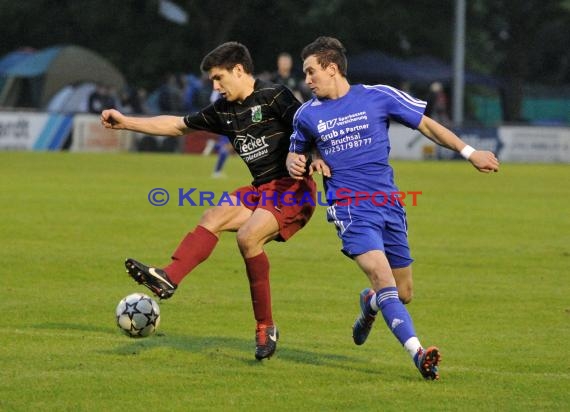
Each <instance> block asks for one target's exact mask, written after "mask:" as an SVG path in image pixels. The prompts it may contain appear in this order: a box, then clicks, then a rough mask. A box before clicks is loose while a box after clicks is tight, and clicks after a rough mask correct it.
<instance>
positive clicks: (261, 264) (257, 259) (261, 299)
mask: <svg viewBox="0 0 570 412" xmlns="http://www.w3.org/2000/svg"><path fill="white" fill-rule="evenodd" d="M244 260H245V268H246V271H247V278H248V279H249V290H250V292H251V303H252V304H253V314H254V316H255V320H256V321H257V323H262V324H264V325H267V326H271V325H273V317H272V315H271V290H270V287H269V260H268V259H267V255H266V254H265V252H261V253H260V254H259V255H257V256H254V257H251V258H246V259H244Z"/></svg>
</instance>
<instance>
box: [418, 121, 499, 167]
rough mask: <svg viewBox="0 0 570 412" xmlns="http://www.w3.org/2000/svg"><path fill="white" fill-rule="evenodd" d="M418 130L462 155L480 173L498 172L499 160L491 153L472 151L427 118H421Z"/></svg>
mask: <svg viewBox="0 0 570 412" xmlns="http://www.w3.org/2000/svg"><path fill="white" fill-rule="evenodd" d="M418 130H419V131H420V132H421V133H422V134H423V135H424V136H426V137H427V138H428V139H430V140H433V141H434V142H435V143H437V144H438V145H440V146H443V147H447V148H448V149H451V150H455V151H456V152H459V153H461V154H462V155H464V156H465V157H466V158H467V159H468V160H469V161H470V162H471V164H472V165H473V166H474V167H475V168H476V169H477V170H479V171H480V172H483V173H489V172H498V171H499V160H498V159H497V157H496V156H495V154H494V153H493V152H489V151H487V150H472V148H470V146H468V145H467V144H466V143H465V142H464V141H463V140H461V139H460V138H459V137H458V136H457V135H456V134H455V133H453V132H452V131H451V130H449V129H448V128H447V127H445V126H443V125H441V124H440V123H438V122H436V121H435V120H433V119H431V118H429V117H428V116H423V117H422V120H421V122H420V124H419V126H418ZM465 149H467V152H466V154H464V152H465Z"/></svg>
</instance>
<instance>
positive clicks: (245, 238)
mask: <svg viewBox="0 0 570 412" xmlns="http://www.w3.org/2000/svg"><path fill="white" fill-rule="evenodd" d="M236 241H237V244H238V247H239V250H240V251H241V253H242V255H244V256H245V255H249V254H250V253H249V252H251V251H252V250H253V249H255V248H256V247H257V246H258V243H259V242H258V241H257V237H256V236H254V233H252V232H251V231H250V230H247V229H245V228H240V229H239V230H238V231H237V233H236Z"/></svg>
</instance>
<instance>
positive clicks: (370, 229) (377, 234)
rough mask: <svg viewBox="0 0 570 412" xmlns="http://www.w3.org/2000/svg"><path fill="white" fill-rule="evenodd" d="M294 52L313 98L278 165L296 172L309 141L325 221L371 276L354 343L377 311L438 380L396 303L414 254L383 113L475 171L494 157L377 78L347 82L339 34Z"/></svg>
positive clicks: (435, 354)
mask: <svg viewBox="0 0 570 412" xmlns="http://www.w3.org/2000/svg"><path fill="white" fill-rule="evenodd" d="M301 57H302V59H303V71H304V72H305V81H306V83H307V85H308V86H309V87H310V89H311V90H312V92H313V95H314V96H313V98H312V99H311V100H309V101H307V102H305V103H304V104H303V105H302V106H301V107H300V108H299V109H298V110H297V113H296V114H295V118H294V120H293V127H294V130H293V134H292V136H291V145H290V147H289V155H288V157H287V169H288V170H289V174H290V175H291V176H292V177H295V178H298V179H300V178H302V176H303V175H304V173H305V171H306V170H305V169H306V167H305V161H306V159H307V153H309V152H310V150H311V148H312V147H313V146H316V148H317V149H318V151H319V153H320V155H321V157H322V160H316V161H314V162H313V165H312V169H314V170H319V171H322V172H323V175H324V186H325V190H326V192H327V194H328V195H327V200H328V202H329V205H330V206H329V207H328V209H327V220H328V221H329V222H331V223H334V224H335V226H336V229H337V233H338V236H339V237H340V238H341V240H342V252H343V253H344V254H345V255H346V256H348V257H350V258H351V259H354V260H355V261H356V263H357V264H358V266H359V267H360V268H361V269H362V271H364V273H365V274H366V275H367V277H368V279H369V280H370V284H371V288H366V289H364V290H363V291H362V292H361V293H360V315H359V316H358V318H357V319H356V321H355V323H354V325H353V339H354V343H355V344H357V345H362V344H363V343H364V342H365V341H366V339H367V337H368V334H369V332H370V329H371V327H372V325H373V323H374V321H375V319H376V315H377V313H378V312H381V313H382V316H383V318H384V320H385V322H386V324H387V326H388V328H389V329H390V330H391V331H392V333H393V334H394V335H395V337H396V338H397V339H398V341H399V342H400V343H401V344H402V345H403V346H404V348H405V349H406V351H407V352H408V353H409V354H410V356H411V357H412V359H413V361H414V364H415V366H416V367H417V368H418V370H419V371H420V373H421V374H422V376H423V377H424V378H425V379H428V380H432V379H439V373H438V365H439V361H440V352H439V349H438V348H437V347H435V346H431V347H427V348H424V347H423V346H422V345H421V343H420V341H419V339H418V337H417V335H416V332H415V329H414V325H413V323H412V319H411V317H410V315H409V313H408V311H407V309H406V308H405V306H404V304H406V303H408V302H410V301H411V299H412V268H411V264H412V262H413V259H412V258H411V256H410V250H409V246H408V239H407V227H406V214H405V211H404V208H403V207H402V205H401V204H400V202H399V201H398V199H397V198H395V197H393V196H392V194H395V193H396V192H398V188H397V186H396V185H395V183H394V173H393V170H392V167H391V166H390V164H389V162H388V157H389V153H390V141H389V138H388V128H389V124H390V121H391V120H395V121H397V122H399V123H402V124H404V125H406V126H408V127H410V128H412V129H417V130H419V131H420V132H421V133H422V134H424V135H425V136H426V137H428V138H429V139H431V140H433V141H434V142H435V143H437V144H439V145H441V146H444V147H447V148H449V149H452V150H455V151H457V152H460V153H461V154H462V155H463V157H465V158H466V159H468V160H469V162H471V164H472V165H473V166H474V167H475V168H476V169H477V170H479V171H481V172H485V173H489V172H492V171H493V172H497V171H498V170H499V162H498V160H497V158H496V157H495V155H494V154H493V153H491V152H488V151H479V150H475V149H474V148H472V147H471V146H468V145H466V144H465V143H464V142H463V141H462V140H461V139H460V138H459V137H458V136H456V135H455V134H454V133H453V132H452V131H450V130H449V129H447V128H445V127H444V126H442V125H441V124H439V123H437V122H436V121H435V120H433V119H430V118H429V117H427V116H424V114H423V113H424V110H425V107H426V102H424V101H422V100H419V99H416V98H414V97H411V96H410V95H408V94H406V93H405V92H403V91H401V90H398V89H395V88H393V87H390V86H386V85H375V86H368V85H362V84H355V85H351V84H350V83H349V82H348V79H347V77H346V75H347V60H346V55H345V49H344V46H343V45H342V43H341V42H340V41H339V40H337V39H335V38H332V37H319V38H317V39H316V40H315V41H314V42H312V43H310V44H309V45H307V46H306V47H305V48H304V49H303V51H302V53H301ZM323 162H324V163H323ZM378 194H383V196H384V197H379V196H378ZM387 196H389V200H390V201H386V197H387ZM394 200H396V201H394Z"/></svg>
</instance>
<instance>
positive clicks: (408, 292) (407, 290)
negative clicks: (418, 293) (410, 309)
mask: <svg viewBox="0 0 570 412" xmlns="http://www.w3.org/2000/svg"><path fill="white" fill-rule="evenodd" d="M398 297H399V298H400V301H401V302H402V303H403V304H404V305H407V304H408V303H410V302H411V301H412V298H413V297H414V291H413V290H412V288H411V287H404V288H398Z"/></svg>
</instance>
